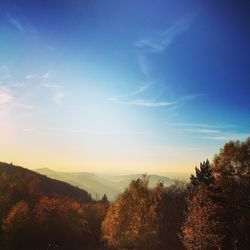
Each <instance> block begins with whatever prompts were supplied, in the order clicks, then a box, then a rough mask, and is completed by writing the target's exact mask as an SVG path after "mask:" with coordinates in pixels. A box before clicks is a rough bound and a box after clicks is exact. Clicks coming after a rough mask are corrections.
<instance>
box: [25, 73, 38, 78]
mask: <svg viewBox="0 0 250 250" xmlns="http://www.w3.org/2000/svg"><path fill="white" fill-rule="evenodd" d="M36 77H37V76H36V75H31V74H28V75H26V76H25V78H26V79H33V78H36Z"/></svg>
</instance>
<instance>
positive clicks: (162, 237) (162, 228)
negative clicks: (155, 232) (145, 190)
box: [157, 181, 188, 250]
mask: <svg viewBox="0 0 250 250" xmlns="http://www.w3.org/2000/svg"><path fill="white" fill-rule="evenodd" d="M187 193H188V187H187V184H185V183H183V182H179V181H176V182H175V183H174V184H172V185H170V186H169V187H166V188H164V190H163V191H162V194H161V199H160V201H159V204H158V206H157V216H158V222H159V247H158V249H159V250H162V249H174V250H179V249H181V250H182V249H184V247H183V244H182V242H181V239H180V237H179V233H181V228H182V224H183V220H184V216H185V212H186V210H187V203H186V196H187Z"/></svg>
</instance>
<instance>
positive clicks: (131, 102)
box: [108, 98, 178, 108]
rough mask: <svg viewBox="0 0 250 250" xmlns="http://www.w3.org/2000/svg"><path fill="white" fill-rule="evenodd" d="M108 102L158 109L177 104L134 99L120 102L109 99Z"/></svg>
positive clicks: (120, 100)
mask: <svg viewBox="0 0 250 250" xmlns="http://www.w3.org/2000/svg"><path fill="white" fill-rule="evenodd" d="M108 100H110V101H113V102H116V103H120V104H128V105H136V106H143V107H149V108H158V107H168V106H174V105H177V104H178V103H177V102H165V101H154V100H145V99H135V100H122V99H116V98H109V99H108Z"/></svg>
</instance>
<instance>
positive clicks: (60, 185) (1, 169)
mask: <svg viewBox="0 0 250 250" xmlns="http://www.w3.org/2000/svg"><path fill="white" fill-rule="evenodd" d="M0 177H2V179H4V180H5V181H6V182H8V183H9V184H10V183H11V184H12V188H14V189H16V192H17V190H18V192H19V193H20V195H21V196H22V195H23V196H25V195H26V194H29V195H32V193H36V195H37V194H39V195H45V196H48V197H70V198H72V199H75V200H77V201H79V202H90V201H92V198H91V195H90V194H89V193H88V192H87V191H85V190H83V189H80V188H78V187H75V186H73V185H71V184H69V183H66V182H63V181H61V180H55V179H51V178H49V177H46V176H44V175H41V174H39V173H37V172H34V171H31V170H29V169H26V168H22V167H19V166H15V165H13V164H8V163H4V162H0ZM0 191H2V190H0Z"/></svg>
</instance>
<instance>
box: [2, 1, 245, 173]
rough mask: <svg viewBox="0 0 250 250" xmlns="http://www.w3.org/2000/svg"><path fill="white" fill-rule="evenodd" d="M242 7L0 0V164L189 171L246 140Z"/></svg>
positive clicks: (240, 3) (234, 4)
mask: <svg viewBox="0 0 250 250" xmlns="http://www.w3.org/2000/svg"><path fill="white" fill-rule="evenodd" d="M249 13H250V3H249V1H241V0H240V1H236V0H235V1H231V0H227V1H221V0H217V1H213V0H207V1H205V0H200V1H198V0H197V1H194V0H191V1H184V0H183V1H169V0H155V1H147V0H144V1H142V0H137V1H133V0H126V1H121V0H99V1H97V0H84V1H83V0H82V1H80V0H32V1H31V0H30V1H29V0H22V1H19V0H16V1H14V0H13V1H12V0H5V1H4V0H0V161H4V162H14V163H15V164H17V165H21V166H24V167H27V168H32V169H35V168H41V167H47V168H51V169H54V170H59V171H88V172H122V171H127V172H148V173H160V172H162V173H163V172H167V171H172V172H188V173H189V172H190V173H191V172H192V171H193V170H194V167H195V166H196V165H199V163H200V162H201V161H204V160H206V159H209V160H212V159H213V156H214V154H215V153H217V152H218V151H219V149H220V148H221V147H223V145H224V144H225V143H226V142H227V141H229V140H236V139H239V140H245V139H246V138H247V137H248V136H249V135H250V115H249V114H250V112H249V111H250V99H249V96H250V46H249V45H250V15H249Z"/></svg>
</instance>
